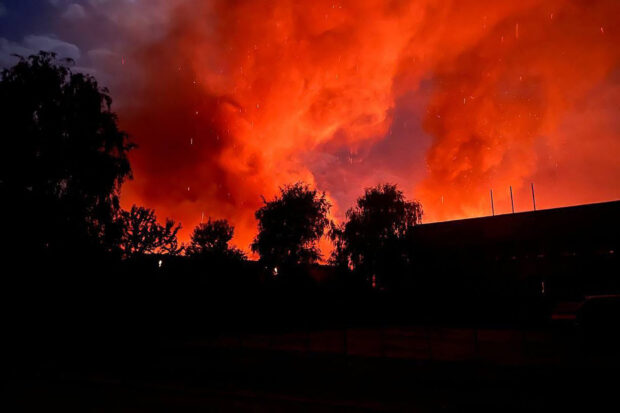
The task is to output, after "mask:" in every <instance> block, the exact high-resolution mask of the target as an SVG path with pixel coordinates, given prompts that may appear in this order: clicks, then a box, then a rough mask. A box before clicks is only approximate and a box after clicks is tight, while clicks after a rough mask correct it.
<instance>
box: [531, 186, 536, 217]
mask: <svg viewBox="0 0 620 413" xmlns="http://www.w3.org/2000/svg"><path fill="white" fill-rule="evenodd" d="M531 186H532V204H534V211H536V195H534V183H533V182H532V183H531Z"/></svg>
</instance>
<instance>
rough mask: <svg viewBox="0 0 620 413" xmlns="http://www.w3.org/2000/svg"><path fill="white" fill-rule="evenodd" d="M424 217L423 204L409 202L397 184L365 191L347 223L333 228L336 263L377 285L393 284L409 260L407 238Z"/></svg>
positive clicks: (384, 185)
mask: <svg viewBox="0 0 620 413" xmlns="http://www.w3.org/2000/svg"><path fill="white" fill-rule="evenodd" d="M422 214H423V211H422V206H421V205H420V203H419V202H417V201H407V200H406V199H405V196H404V195H403V193H402V191H400V190H399V189H398V188H397V187H396V185H390V184H383V185H377V186H375V187H373V188H368V189H366V191H365V193H364V195H363V196H361V197H360V198H358V200H357V202H356V205H355V207H353V208H351V209H349V210H348V211H347V213H346V217H347V221H346V222H345V223H344V224H342V225H340V226H334V227H332V230H331V234H330V235H331V237H332V239H333V241H334V244H335V246H336V249H335V251H334V255H333V257H332V258H333V260H334V261H336V263H338V264H341V265H343V266H348V267H349V268H352V269H354V270H355V271H356V272H358V273H360V274H362V275H363V276H364V277H366V278H367V280H368V281H370V282H373V283H375V284H377V285H384V286H385V285H388V284H390V283H391V282H392V281H393V279H392V278H393V277H395V276H397V275H398V274H397V273H398V272H399V271H402V265H403V264H405V261H406V260H407V257H405V256H404V255H405V254H406V249H405V245H404V239H405V236H406V234H407V232H408V231H409V230H410V229H411V228H412V227H413V226H414V225H417V224H419V223H421V222H422Z"/></svg>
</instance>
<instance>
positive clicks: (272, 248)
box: [252, 182, 331, 266]
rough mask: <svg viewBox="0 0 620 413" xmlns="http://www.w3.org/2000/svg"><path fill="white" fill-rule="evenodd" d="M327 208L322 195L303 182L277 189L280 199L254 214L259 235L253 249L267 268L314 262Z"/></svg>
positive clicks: (325, 221)
mask: <svg viewBox="0 0 620 413" xmlns="http://www.w3.org/2000/svg"><path fill="white" fill-rule="evenodd" d="M330 207H331V206H330V204H329V202H328V201H327V198H326V197H325V193H322V194H321V193H319V192H318V191H316V190H314V189H310V187H309V186H308V185H307V184H304V183H302V182H298V183H295V184H293V185H287V186H284V187H282V188H280V195H279V196H277V197H276V198H275V199H273V200H272V201H269V202H267V201H265V205H264V206H262V207H261V208H260V209H259V210H258V211H256V219H258V230H259V232H258V235H257V237H256V239H255V240H254V242H253V243H252V250H253V251H254V252H256V253H258V254H260V257H261V261H263V262H264V263H266V264H267V265H269V266H289V265H295V264H307V263H313V262H316V261H317V260H319V259H320V258H321V255H320V252H319V248H318V241H319V239H320V238H321V237H322V236H323V234H324V232H325V229H326V228H327V226H328V224H329V219H328V218H327V214H328V212H329V209H330Z"/></svg>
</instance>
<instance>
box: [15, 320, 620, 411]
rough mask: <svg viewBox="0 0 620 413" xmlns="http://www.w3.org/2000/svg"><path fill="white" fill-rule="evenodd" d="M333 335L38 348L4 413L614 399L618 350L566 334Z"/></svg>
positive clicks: (532, 406)
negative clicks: (586, 347) (592, 346)
mask: <svg viewBox="0 0 620 413" xmlns="http://www.w3.org/2000/svg"><path fill="white" fill-rule="evenodd" d="M342 333H343V332H342V331H331V332H314V333H308V332H298V333H288V334H269V335H248V334H244V335H239V334H233V335H223V336H219V337H216V338H212V339H209V340H190V341H184V342H176V343H174V342H170V341H167V342H166V343H159V344H157V345H153V346H150V347H144V346H136V345H127V346H123V345H118V343H117V345H115V346H113V347H110V348H109V349H107V350H106V349H105V348H99V349H98V350H93V352H84V351H80V350H79V349H78V348H77V347H76V351H74V352H62V351H60V352H56V353H54V352H48V354H40V355H38V357H37V356H36V355H35V356H33V357H32V358H31V359H29V361H28V362H24V363H23V365H21V366H15V365H14V364H13V365H12V366H11V367H10V368H9V370H8V374H9V376H10V377H9V378H10V380H9V382H8V383H9V384H8V386H7V387H6V393H5V394H6V396H5V398H4V403H6V404H7V405H12V406H14V407H12V408H11V410H10V411H52V410H54V411H55V410H63V411H224V412H228V411H251V412H289V411H321V412H325V411H326V412H332V411H334V412H336V411H338V412H340V411H543V410H544V411H579V410H581V411H608V410H610V409H611V411H615V410H616V409H617V408H618V399H617V394H618V388H619V387H618V384H620V378H619V374H618V373H619V372H620V370H619V369H618V363H617V357H616V356H615V355H614V354H615V353H617V352H613V351H612V353H613V354H611V355H609V354H602V353H601V354H597V352H596V351H594V352H589V353H588V354H584V353H583V352H582V351H581V350H580V349H579V348H578V347H579V346H575V342H574V341H573V339H572V338H571V337H567V336H566V335H565V334H560V333H553V332H552V333H549V332H545V333H540V332H538V333H537V332H527V333H525V334H523V332H518V331H505V330H504V331H500V330H498V331H495V330H485V331H479V332H478V340H477V341H475V342H473V344H474V347H471V346H470V344H472V341H471V338H472V337H473V338H475V336H472V335H471V334H473V333H474V331H473V330H463V329H447V328H443V329H440V328H434V329H424V330H423V331H421V330H420V328H391V329H372V330H352V331H349V332H348V334H347V337H346V341H343V340H344V338H345V337H344V335H343V334H342ZM345 343H346V344H345ZM338 345H342V346H341V347H338ZM345 345H346V346H347V347H346V348H347V351H346V353H345V351H344V349H345ZM425 346H426V347H425ZM408 349H409V350H411V351H409V350H408ZM607 350H609V349H607ZM5 372H6V371H5ZM575 409H577V410H575ZM5 411H8V410H5Z"/></svg>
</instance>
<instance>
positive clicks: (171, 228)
mask: <svg viewBox="0 0 620 413" xmlns="http://www.w3.org/2000/svg"><path fill="white" fill-rule="evenodd" d="M119 215H120V219H119V221H120V224H121V227H122V235H121V239H120V248H121V250H122V251H123V254H124V255H125V256H126V257H132V256H136V255H141V254H152V253H164V254H171V255H176V254H178V253H179V252H181V250H182V248H180V247H179V245H178V240H177V233H178V232H179V230H180V229H181V225H180V224H178V225H175V222H174V221H173V220H171V219H166V223H165V224H164V225H161V224H159V223H158V222H157V217H156V216H155V211H153V210H152V209H149V208H144V207H139V206H136V205H134V206H132V207H131V210H129V211H121V212H120V214H119Z"/></svg>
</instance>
